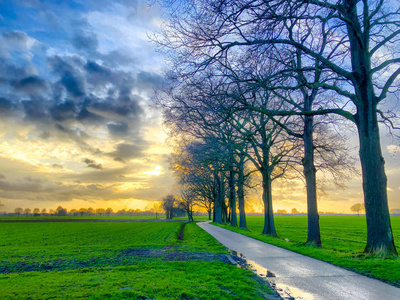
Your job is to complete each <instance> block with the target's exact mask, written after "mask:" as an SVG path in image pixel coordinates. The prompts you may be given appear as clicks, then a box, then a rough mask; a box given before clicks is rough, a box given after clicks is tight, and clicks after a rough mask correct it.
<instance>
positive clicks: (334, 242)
mask: <svg viewBox="0 0 400 300" xmlns="http://www.w3.org/2000/svg"><path fill="white" fill-rule="evenodd" d="M365 222H366V221H365V217H356V216H354V217H353V216H350V217H348V216H340V217H339V216H321V218H320V227H321V239H322V248H314V247H310V246H307V245H306V244H305V241H306V238H307V217H297V216H277V217H275V225H276V229H277V233H278V235H279V237H280V238H274V237H270V236H266V235H262V234H261V232H262V229H263V218H262V217H248V218H247V225H248V229H249V230H242V229H238V228H233V227H230V226H229V225H228V224H225V225H222V227H224V228H226V229H229V230H232V231H235V232H238V233H241V234H244V235H247V236H249V237H252V238H255V239H258V240H261V241H264V242H267V243H270V244H273V245H276V246H279V247H282V248H286V249H289V250H292V251H294V252H298V253H301V254H304V255H307V256H311V257H314V258H317V259H320V260H323V261H327V262H330V263H332V264H335V265H338V266H341V267H344V268H346V269H349V270H353V271H356V272H358V273H361V274H364V275H367V276H370V277H374V278H378V279H381V280H384V281H386V282H388V283H390V284H392V285H395V286H397V287H400V258H399V257H392V256H387V257H379V256H376V255H366V254H364V253H363V250H364V247H365V244H366V239H367V237H366V236H367V235H366V223H365ZM219 226H221V225H219ZM392 228H393V232H394V238H395V243H396V245H397V251H398V253H400V247H399V246H400V217H392Z"/></svg>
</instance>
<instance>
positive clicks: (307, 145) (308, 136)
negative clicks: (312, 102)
mask: <svg viewBox="0 0 400 300" xmlns="http://www.w3.org/2000/svg"><path fill="white" fill-rule="evenodd" d="M303 141H304V158H303V167H304V177H305V180H306V189H307V218H308V232H307V243H308V244H312V245H316V246H318V247H321V234H320V229H319V214H318V205H317V180H316V169H315V165H314V143H313V117H312V116H305V117H304V132H303Z"/></svg>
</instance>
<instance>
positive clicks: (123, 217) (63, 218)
mask: <svg viewBox="0 0 400 300" xmlns="http://www.w3.org/2000/svg"><path fill="white" fill-rule="evenodd" d="M155 219H156V217H155V216H110V217H107V216H83V217H81V216H62V217H59V216H50V217H42V216H40V217H33V216H29V217H26V216H23V215H21V216H19V217H0V221H24V220H29V221H30V220H34V221H41V220H155ZM158 219H165V216H164V215H161V216H158Z"/></svg>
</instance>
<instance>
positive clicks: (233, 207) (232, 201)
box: [229, 167, 238, 227]
mask: <svg viewBox="0 0 400 300" xmlns="http://www.w3.org/2000/svg"><path fill="white" fill-rule="evenodd" d="M229 205H230V207H231V226H233V227H237V226H238V224H237V215H236V190H235V173H234V171H233V167H231V169H230V170H229Z"/></svg>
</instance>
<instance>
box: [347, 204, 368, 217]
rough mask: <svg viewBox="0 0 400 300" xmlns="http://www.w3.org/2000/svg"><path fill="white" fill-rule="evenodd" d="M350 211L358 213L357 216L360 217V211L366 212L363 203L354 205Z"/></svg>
mask: <svg viewBox="0 0 400 300" xmlns="http://www.w3.org/2000/svg"><path fill="white" fill-rule="evenodd" d="M350 210H351V211H354V212H356V213H357V215H358V216H360V211H362V210H365V208H364V205H363V204H362V203H357V204H354V205H353V206H351V207H350Z"/></svg>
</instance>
